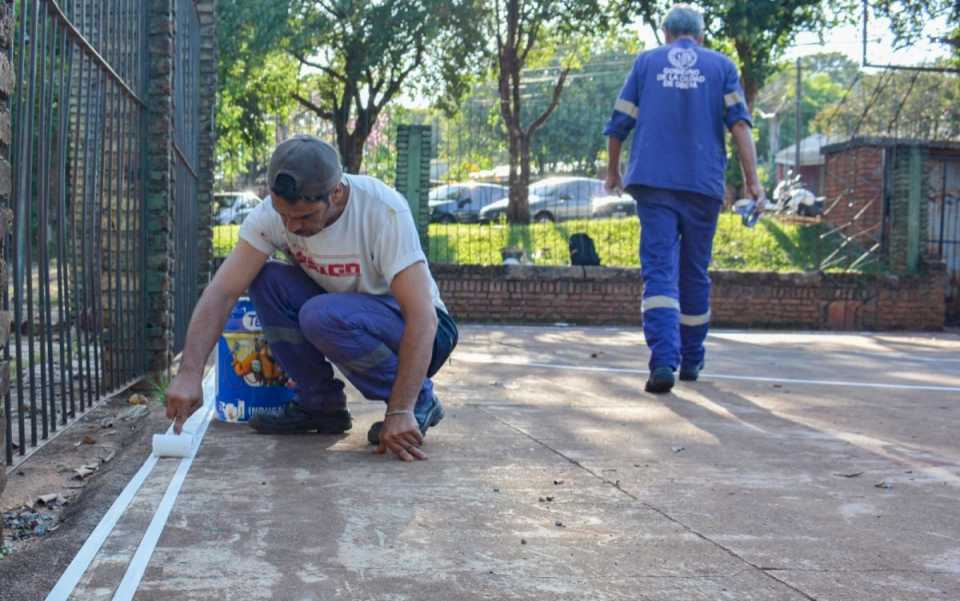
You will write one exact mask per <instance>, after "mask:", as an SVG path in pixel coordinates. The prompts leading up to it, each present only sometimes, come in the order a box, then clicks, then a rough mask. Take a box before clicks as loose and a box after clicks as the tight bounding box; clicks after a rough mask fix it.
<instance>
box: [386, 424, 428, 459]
mask: <svg viewBox="0 0 960 601" xmlns="http://www.w3.org/2000/svg"><path fill="white" fill-rule="evenodd" d="M422 444H423V434H421V433H420V427H419V426H418V425H417V418H415V417H414V416H413V414H412V413H396V414H394V415H388V416H387V417H385V418H384V419H383V428H381V429H380V446H378V447H377V453H378V454H380V455H383V454H384V453H386V452H387V449H390V452H392V453H393V454H394V455H396V456H397V459H402V460H403V461H413V460H414V459H426V458H427V456H426V454H424V452H423V451H421V450H420V445H422Z"/></svg>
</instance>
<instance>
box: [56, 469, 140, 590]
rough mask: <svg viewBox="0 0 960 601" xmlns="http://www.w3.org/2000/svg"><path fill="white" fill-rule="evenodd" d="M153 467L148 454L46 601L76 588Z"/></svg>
mask: <svg viewBox="0 0 960 601" xmlns="http://www.w3.org/2000/svg"><path fill="white" fill-rule="evenodd" d="M156 464H157V458H156V457H154V456H153V454H152V453H151V454H150V457H148V458H147V460H146V461H145V462H144V463H143V466H142V467H141V468H140V471H138V472H137V473H136V475H135V476H134V477H133V479H131V480H130V482H129V483H128V484H127V486H126V488H124V489H123V492H121V493H120V496H118V497H117V500H116V501H114V502H113V505H111V506H110V509H109V510H107V513H106V514H104V516H103V518H102V519H101V520H100V523H99V524H97V527H96V528H94V530H93V532H92V533H91V534H90V536H89V537H88V538H87V542H85V543H83V546H82V547H80V550H79V551H77V555H76V556H75V557H74V558H73V561H71V562H70V565H69V566H67V569H66V571H64V573H63V575H62V576H60V580H58V581H57V584H56V585H55V586H54V587H53V590H51V591H50V594H48V595H47V601H66V600H67V599H68V598H69V597H70V595H72V594H73V589H74V588H76V586H77V583H78V582H80V579H81V578H82V577H83V575H84V573H86V571H87V568H88V567H90V563H91V562H92V561H93V558H94V557H95V556H96V555H97V552H98V551H99V550H100V547H101V546H103V543H104V542H105V541H106V540H107V537H109V536H110V533H111V532H113V527H114V526H116V525H117V522H118V521H120V518H121V517H123V514H124V512H125V511H126V510H127V507H128V506H129V505H130V502H131V501H133V498H134V497H135V496H136V494H137V491H139V490H140V487H141V486H142V485H143V483H144V481H146V479H147V476H149V475H150V472H151V471H153V467H154V466H155V465H156Z"/></svg>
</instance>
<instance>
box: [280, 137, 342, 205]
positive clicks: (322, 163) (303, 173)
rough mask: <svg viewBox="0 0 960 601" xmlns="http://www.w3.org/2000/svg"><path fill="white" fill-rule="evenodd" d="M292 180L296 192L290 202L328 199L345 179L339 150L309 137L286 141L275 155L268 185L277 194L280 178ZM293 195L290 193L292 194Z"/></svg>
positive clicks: (293, 138) (318, 139)
mask: <svg viewBox="0 0 960 601" xmlns="http://www.w3.org/2000/svg"><path fill="white" fill-rule="evenodd" d="M280 175H286V176H289V177H290V178H291V179H292V180H293V182H294V184H295V188H294V189H293V190H292V192H293V195H292V198H288V199H287V200H293V201H296V200H299V199H301V198H304V199H308V200H310V199H323V198H327V197H328V196H329V195H330V193H331V192H333V189H334V188H336V187H337V184H339V183H340V180H341V178H342V177H343V169H342V167H341V166H340V155H339V154H338V153H337V149H336V148H334V147H333V146H331V145H330V144H327V143H326V142H324V141H323V140H321V139H320V138H316V137H314V136H308V135H297V136H293V137H292V138H290V139H288V140H284V141H283V142H281V143H280V144H278V145H277V147H276V148H275V149H274V151H273V157H271V158H270V168H269V169H268V170H267V185H268V186H269V187H270V189H271V190H273V189H274V188H275V187H276V182H277V177H278V176H280ZM288 194H289V193H288Z"/></svg>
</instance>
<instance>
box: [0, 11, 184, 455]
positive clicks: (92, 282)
mask: <svg viewBox="0 0 960 601" xmlns="http://www.w3.org/2000/svg"><path fill="white" fill-rule="evenodd" d="M145 11H146V7H145V6H144V4H143V3H141V2H137V1H133V0H69V1H63V0H61V1H60V2H58V1H56V0H22V1H21V2H17V3H16V4H15V15H14V18H15V23H16V25H15V28H14V40H13V50H12V56H13V63H12V64H13V65H15V70H16V73H17V84H16V88H15V95H14V97H13V98H12V99H11V112H12V121H13V123H12V125H13V143H12V144H11V159H12V163H13V179H14V181H13V199H12V203H11V204H12V208H13V215H14V224H13V227H12V228H10V231H8V232H7V233H6V236H7V240H6V245H5V249H6V250H5V252H6V255H7V256H6V257H5V258H6V259H7V263H8V264H10V265H11V266H12V267H13V269H12V272H13V277H12V278H11V281H10V282H9V284H8V285H7V286H6V287H5V288H4V290H3V297H2V299H3V305H4V307H8V308H10V310H11V311H12V313H13V315H14V323H13V324H12V332H11V333H12V335H11V339H10V342H9V344H8V346H7V347H6V348H5V349H4V351H3V354H4V357H6V358H7V359H8V360H9V362H10V365H11V377H12V378H13V381H12V382H11V386H10V389H9V392H8V394H7V395H6V396H5V398H4V400H3V409H4V412H5V413H6V415H7V416H8V418H9V419H8V420H7V431H6V441H7V444H6V448H5V449H4V459H5V463H6V464H7V465H11V464H14V463H16V462H17V460H18V457H19V458H21V460H22V458H23V457H25V456H27V455H28V454H29V453H31V452H32V450H33V449H36V448H38V447H39V446H41V445H42V443H43V442H44V441H45V440H48V439H50V438H51V437H52V436H54V435H55V434H56V433H57V432H58V431H59V430H60V429H62V428H63V427H64V426H66V425H67V424H69V423H70V421H71V420H72V419H74V418H76V417H79V416H80V415H82V414H83V413H85V412H86V411H88V410H89V409H90V408H91V407H92V406H93V405H95V404H96V403H97V402H98V401H99V400H100V399H102V398H104V396H105V395H108V394H110V393H112V392H114V391H116V390H118V389H120V388H122V387H123V386H124V385H126V384H127V383H129V382H130V381H131V380H133V379H135V378H137V377H140V376H142V375H143V373H144V370H145V368H146V361H145V358H146V349H145V345H144V336H143V332H144V328H145V320H144V318H145V316H144V314H143V307H144V303H143V294H144V293H145V292H144V286H143V284H144V280H143V277H142V275H141V274H142V273H143V271H144V267H145V256H144V250H145V232H144V231H143V230H144V220H143V210H144V198H143V193H144V185H143V178H144V174H145V163H144V159H145V156H146V153H145V151H144V146H145V145H146V127H145V120H144V113H145V106H144V102H143V100H142V98H141V96H140V93H141V92H142V88H143V86H144V82H145V74H146V73H147V71H148V66H147V65H146V64H145V60H146V57H147V53H146V48H145V43H146V36H145V32H144V29H145V27H146V25H147V17H146V12H145ZM187 49H188V50H189V51H190V52H196V51H197V48H196V47H195V46H192V45H189V44H188V45H187ZM187 60H195V57H188V59H187ZM190 94H193V95H196V94H197V86H196V85H193V86H191V87H190V88H189V89H188V90H187V98H188V99H189V95H190ZM189 101H190V102H194V103H195V102H196V99H195V98H193V99H189ZM188 133H189V132H188ZM187 139H188V138H184V141H186V140H187ZM195 147H196V144H194V145H193V146H187V148H189V149H190V151H193V154H192V155H191V154H190V153H189V151H186V150H185V151H184V152H185V153H186V158H187V159H189V160H190V162H191V163H192V164H194V165H195V164H196V160H197V159H196V154H195ZM185 164H186V161H185ZM195 179H196V178H195V177H194V176H192V175H190V174H189V173H188V175H187V178H185V181H186V182H187V183H190V182H189V180H192V181H193V190H194V192H193V196H194V198H195V196H196V193H195V189H196V187H195V183H196V182H195ZM184 204H185V207H187V206H189V202H188V201H187V200H185V201H184ZM194 204H195V203H194ZM193 210H194V212H195V211H196V208H195V207H194V209H193ZM187 254H188V255H189V254H190V253H187ZM188 267H189V264H188ZM194 267H195V266H194ZM178 268H179V266H178ZM184 277H187V276H186V275H185V276H184ZM189 277H192V278H193V279H194V280H195V279H196V274H191V275H190V276H189Z"/></svg>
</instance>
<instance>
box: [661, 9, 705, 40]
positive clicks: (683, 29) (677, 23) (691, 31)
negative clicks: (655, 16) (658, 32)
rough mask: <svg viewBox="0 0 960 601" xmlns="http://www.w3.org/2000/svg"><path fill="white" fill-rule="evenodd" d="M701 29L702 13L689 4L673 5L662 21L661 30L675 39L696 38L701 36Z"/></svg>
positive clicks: (702, 26)
mask: <svg viewBox="0 0 960 601" xmlns="http://www.w3.org/2000/svg"><path fill="white" fill-rule="evenodd" d="M703 28H704V25H703V13H701V12H700V11H699V10H697V9H695V8H694V7H692V6H690V5H689V4H674V5H673V8H671V9H670V12H668V13H667V16H666V17H664V19H663V30H664V31H666V32H667V33H669V34H670V35H671V36H673V37H675V38H677V37H680V36H682V35H692V36H693V37H695V38H698V37H700V36H702V35H703Z"/></svg>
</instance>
